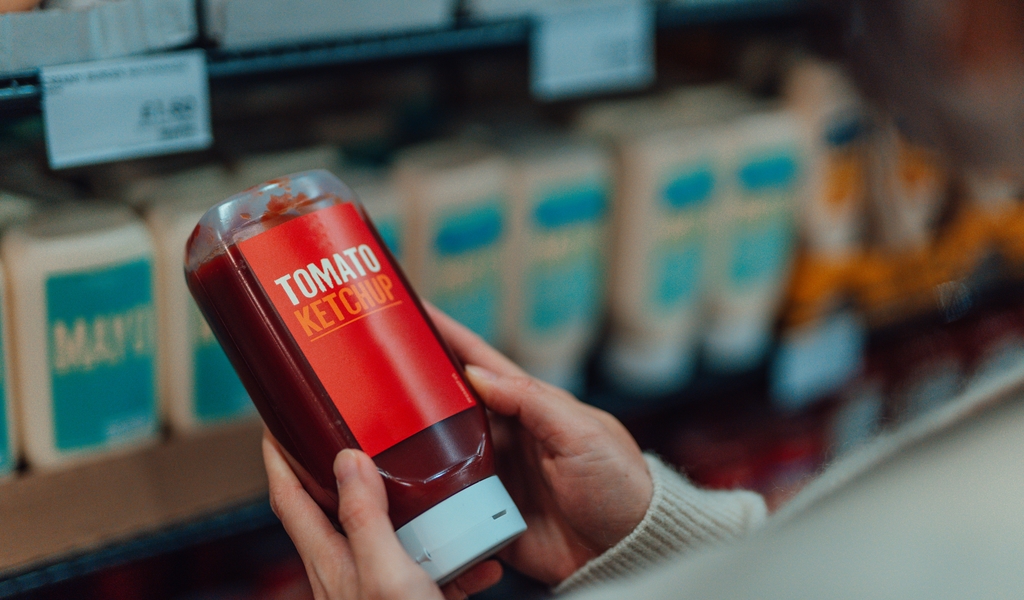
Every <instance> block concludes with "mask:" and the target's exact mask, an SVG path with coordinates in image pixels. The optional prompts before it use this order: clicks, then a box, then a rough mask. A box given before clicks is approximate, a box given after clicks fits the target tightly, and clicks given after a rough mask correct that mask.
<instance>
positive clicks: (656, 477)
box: [554, 454, 767, 594]
mask: <svg viewBox="0 0 1024 600" xmlns="http://www.w3.org/2000/svg"><path fill="white" fill-rule="evenodd" d="M644 459H645V460H646V461H647V468H648V469H649V470H650V472H651V478H652V479H653V481H654V494H653V496H652V497H651V505H650V506H649V507H648V508H647V512H646V514H644V518H643V520H642V521H640V524H639V525H637V527H636V529H634V530H633V532H632V533H630V534H629V535H627V536H626V537H625V538H623V539H622V540H621V541H620V542H619V543H618V544H616V545H615V546H613V547H611V548H610V549H608V550H607V551H606V552H605V553H603V554H601V555H600V556H598V557H597V558H594V559H593V560H591V561H589V562H588V563H587V564H585V565H583V566H582V567H580V568H579V570H577V571H576V572H575V573H573V574H572V575H570V576H569V577H567V578H566V579H565V581H563V582H562V583H560V584H559V585H558V587H556V588H555V590H554V591H555V593H556V594H562V593H566V592H571V591H575V590H578V589H580V588H583V587H587V586H589V585H592V584H595V583H600V582H603V581H608V580H611V579H618V578H621V577H624V576H627V575H631V574H634V573H637V572H639V571H642V570H644V569H648V568H650V567H651V566H653V565H655V564H657V563H659V562H660V561H662V560H664V559H666V558H668V557H672V556H678V555H679V554H682V553H685V552H688V551H690V550H694V549H696V548H700V547H702V546H708V545H711V544H714V543H716V542H721V541H726V540H731V539H736V538H739V537H742V536H744V535H746V534H747V533H749V532H751V531H753V530H754V529H756V528H757V527H758V526H759V525H760V524H761V523H762V522H763V521H764V519H765V517H766V515H767V509H766V508H765V503H764V499H763V498H761V496H760V495H759V494H757V493H754V492H747V491H711V490H702V489H700V488H697V487H696V486H694V485H693V484H692V483H690V482H689V481H687V480H686V478H685V477H683V476H682V475H680V474H679V472H678V471H676V470H675V469H673V468H672V467H670V466H668V465H666V464H665V463H663V462H662V461H661V460H660V459H658V458H657V457H656V456H654V455H652V454H645V455H644Z"/></svg>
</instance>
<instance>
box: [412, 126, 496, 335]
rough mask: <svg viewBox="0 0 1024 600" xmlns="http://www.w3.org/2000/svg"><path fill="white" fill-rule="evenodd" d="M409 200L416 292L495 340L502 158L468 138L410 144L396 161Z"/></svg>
mask: <svg viewBox="0 0 1024 600" xmlns="http://www.w3.org/2000/svg"><path fill="white" fill-rule="evenodd" d="M395 169H396V177H397V182H398V185H399V190H400V191H401V194H402V196H403V197H404V198H405V202H407V203H408V206H409V221H408V223H409V236H408V239H409V243H408V248H409V251H408V253H406V254H405V259H406V260H405V266H406V268H407V270H408V273H409V275H410V277H411V279H412V282H413V286H414V287H415V289H416V291H417V292H418V293H419V294H420V295H421V296H422V297H424V298H426V299H428V300H430V301H431V302H433V303H434V304H435V305H437V307H438V308H440V309H441V310H443V311H445V312H446V313H448V314H449V315H451V316H452V317H453V318H455V319H456V320H458V321H460V322H461V323H463V324H464V325H466V326H467V327H469V328H470V329H472V330H473V331H475V332H476V333H477V334H479V335H480V336H481V337H483V338H484V339H485V340H487V341H488V342H489V343H491V344H496V345H500V343H501V342H502V341H503V340H501V333H502V332H501V326H502V314H503V312H504V311H505V307H506V298H505V297H506V291H505V289H504V284H503V281H502V273H501V266H502V261H503V257H504V254H505V248H506V244H507V243H508V237H509V234H508V220H509V217H508V215H509V202H508V191H507V190H508V163H507V161H506V160H505V158H503V157H502V156H501V155H499V154H498V153H497V152H496V151H494V150H493V149H491V148H488V147H486V146H483V145H481V144H477V143H475V142H470V141H461V140H453V141H443V142H436V143H432V144H426V145H423V146H418V147H415V148H411V149H409V150H407V151H405V152H403V153H402V154H400V155H399V156H398V158H397V161H396V167H395Z"/></svg>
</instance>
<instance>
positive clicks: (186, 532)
mask: <svg viewBox="0 0 1024 600" xmlns="http://www.w3.org/2000/svg"><path fill="white" fill-rule="evenodd" d="M276 523H278V520H277V517H276V516H274V513H273V511H272V510H271V509H270V504H269V503H268V502H267V501H266V499H265V498H261V499H259V500H256V501H253V502H249V503H246V504H242V505H240V506H236V507H233V508H230V509H227V510H224V511H221V512H218V513H214V514H211V515H205V516H202V517H201V518H200V519H198V520H196V521H194V522H191V523H187V524H185V525H180V526H177V527H170V528H167V529H164V530H161V531H158V532H153V533H149V534H148V535H142V536H140V537H137V538H135V539H132V540H129V541H125V542H121V543H117V544H115V545H112V546H108V547H104V548H101V549H99V550H95V551H92V552H87V553H84V554H77V555H70V556H65V557H62V558H60V559H57V560H54V561H48V562H46V563H44V564H37V565H33V566H31V567H30V568H28V569H26V570H24V571H20V572H16V573H14V574H11V575H9V576H8V577H6V578H4V579H0V598H8V597H12V596H15V595H18V594H23V593H26V592H30V591H33V590H38V589H41V588H44V587H47V586H50V585H54V584H58V583H61V582H64V581H68V580H70V579H74V578H77V577H82V576H85V575H90V574H92V573H96V572H98V571H101V570H103V569H106V568H109V567H114V566H118V565H122V564H125V563H129V562H134V561H138V560H142V559H146V558H152V557H154V556H160V555H162V554H166V553H169V552H175V551H177V550H181V549H184V548H189V547H193V546H197V545H199V544H203V543H205V542H210V541H215V540H220V539H224V538H226V537H229V536H232V535H238V534H242V533H248V532H251V531H256V530H258V529H262V528H264V527H267V526H271V525H274V524H276Z"/></svg>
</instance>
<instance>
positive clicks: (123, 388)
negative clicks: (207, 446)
mask: <svg viewBox="0 0 1024 600" xmlns="http://www.w3.org/2000/svg"><path fill="white" fill-rule="evenodd" d="M0 254H2V259H3V262H4V264H5V265H6V267H7V269H8V274H9V281H8V284H9V287H10V291H9V298H10V300H11V311H10V314H11V318H12V322H13V327H12V330H13V334H14V343H15V368H14V373H15V389H16V396H17V404H18V411H19V415H20V417H21V439H22V443H23V448H24V452H25V457H26V459H27V461H28V464H29V466H30V467H32V468H36V469H54V468H59V467H62V466H65V465H68V464H71V463H75V462H79V461H81V460H85V459H87V458H90V457H96V456H100V455H103V454H106V453H109V452H114V451H120V450H125V449H128V448H135V447H138V446H140V445H145V444H149V443H153V442H155V441H156V440H157V439H158V437H159V418H158V412H157V398H156V356H155V355H156V322H155V321H156V320H155V314H154V310H153V296H154V291H153V255H154V253H153V245H152V240H151V238H150V236H149V233H148V232H147V231H146V228H145V226H144V225H143V224H142V222H141V221H139V220H138V219H137V218H136V217H135V216H134V215H133V214H132V212H131V211H130V210H128V209H127V208H123V207H117V206H109V205H104V206H100V205H89V206H86V205H66V206H63V207H61V208H60V209H52V210H49V211H45V212H42V213H40V214H39V215H37V216H36V217H34V218H33V219H32V220H30V221H29V222H28V223H26V224H24V225H19V226H16V227H15V228H13V229H12V230H11V231H9V232H8V233H7V234H6V235H5V236H4V239H3V242H2V245H0Z"/></svg>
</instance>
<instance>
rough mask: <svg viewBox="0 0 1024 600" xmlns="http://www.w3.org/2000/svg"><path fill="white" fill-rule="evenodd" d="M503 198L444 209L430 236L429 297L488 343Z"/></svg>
mask: <svg viewBox="0 0 1024 600" xmlns="http://www.w3.org/2000/svg"><path fill="white" fill-rule="evenodd" d="M504 235H505V201H504V198H502V197H500V196H495V197H491V198H487V199H484V200H482V201H481V202H479V203H477V204H475V205H472V206H460V207H455V208H453V209H450V210H448V211H447V212H445V213H444V214H442V215H441V217H440V218H439V219H438V220H437V222H436V224H435V227H434V234H433V237H432V241H433V245H434V251H435V253H436V264H435V269H434V273H433V281H431V282H430V284H431V285H432V287H433V294H432V298H431V300H433V302H434V304H436V305H437V307H438V308H440V309H441V310H443V311H445V312H447V313H448V314H449V315H451V316H452V318H454V319H456V320H458V321H460V322H462V323H463V324H464V325H466V326H467V327H469V328H470V329H472V330H473V331H475V332H476V333H477V334H478V335H480V336H481V337H482V338H484V339H485V340H487V341H488V342H490V343H495V342H496V341H497V337H498V331H499V323H500V318H501V312H500V310H501V267H502V264H501V259H502V256H501V251H502V243H501V242H502V241H503V239H504Z"/></svg>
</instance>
